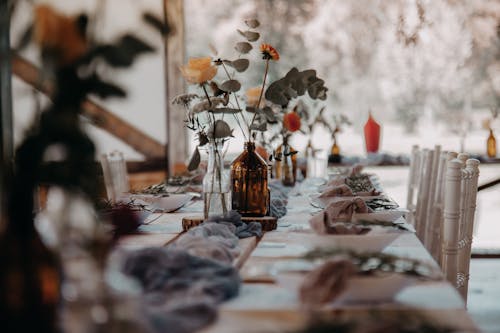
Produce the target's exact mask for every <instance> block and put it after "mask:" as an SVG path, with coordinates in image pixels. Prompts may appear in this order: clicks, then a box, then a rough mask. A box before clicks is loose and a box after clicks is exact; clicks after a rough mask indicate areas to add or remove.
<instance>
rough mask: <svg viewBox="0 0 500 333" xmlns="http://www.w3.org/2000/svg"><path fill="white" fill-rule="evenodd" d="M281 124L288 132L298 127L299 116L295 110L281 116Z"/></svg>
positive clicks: (296, 129)
mask: <svg viewBox="0 0 500 333" xmlns="http://www.w3.org/2000/svg"><path fill="white" fill-rule="evenodd" d="M283 126H284V127H285V128H286V129H287V130H288V131H290V132H295V131H298V130H299V129H300V117H299V115H298V114H297V113H296V112H293V111H292V112H288V113H287V114H285V116H284V117H283Z"/></svg>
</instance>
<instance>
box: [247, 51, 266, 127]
mask: <svg viewBox="0 0 500 333" xmlns="http://www.w3.org/2000/svg"><path fill="white" fill-rule="evenodd" d="M269 60H270V59H266V69H265V71H264V79H263V80H262V89H261V90H260V95H259V100H258V102H257V107H259V106H260V102H261V101H262V95H263V94H264V88H265V87H266V79H267V73H268V72H269ZM256 117H257V112H255V113H254V115H253V117H252V121H251V122H250V126H249V127H248V136H249V137H252V133H251V131H252V130H251V128H252V125H253V122H254V121H255V118H256Z"/></svg>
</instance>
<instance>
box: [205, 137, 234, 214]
mask: <svg viewBox="0 0 500 333" xmlns="http://www.w3.org/2000/svg"><path fill="white" fill-rule="evenodd" d="M207 147H208V148H207V150H208V166H207V173H206V174H205V177H204V178H203V200H204V205H203V215H204V218H205V219H207V218H208V217H211V216H216V215H223V214H225V213H227V212H228V211H230V210H231V183H230V180H229V171H228V170H226V169H225V168H224V158H223V147H224V142H223V141H219V140H215V141H213V140H211V141H210V142H209V143H208V145H207Z"/></svg>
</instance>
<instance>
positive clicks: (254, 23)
mask: <svg viewBox="0 0 500 333" xmlns="http://www.w3.org/2000/svg"><path fill="white" fill-rule="evenodd" d="M245 24H246V25H247V26H248V27H249V28H252V29H255V28H257V27H258V26H259V25H260V22H259V21H258V20H256V19H250V20H245Z"/></svg>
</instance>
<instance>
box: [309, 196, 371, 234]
mask: <svg viewBox="0 0 500 333" xmlns="http://www.w3.org/2000/svg"><path fill="white" fill-rule="evenodd" d="M354 212H356V213H369V212H371V209H370V208H369V207H368V206H367V205H366V203H365V202H364V201H363V199H361V198H359V197H355V198H353V199H346V200H342V201H336V202H331V203H329V204H328V206H326V208H325V209H324V210H322V211H321V212H319V213H317V214H316V215H314V216H313V217H312V218H311V219H310V220H309V224H310V225H311V228H312V229H314V230H315V231H316V232H317V233H318V234H328V233H335V232H336V231H340V230H341V229H339V227H338V225H337V223H338V222H350V221H351V219H352V215H353V213H354ZM349 230H350V231H351V232H352V233H354V234H359V233H363V232H367V231H368V230H369V229H368V230H366V227H363V226H356V225H352V226H351V227H346V228H344V230H343V231H344V233H346V232H347V231H349Z"/></svg>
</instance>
